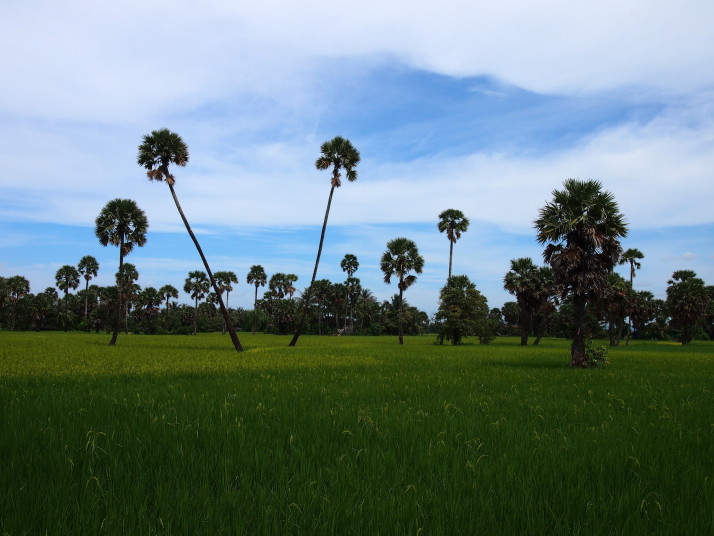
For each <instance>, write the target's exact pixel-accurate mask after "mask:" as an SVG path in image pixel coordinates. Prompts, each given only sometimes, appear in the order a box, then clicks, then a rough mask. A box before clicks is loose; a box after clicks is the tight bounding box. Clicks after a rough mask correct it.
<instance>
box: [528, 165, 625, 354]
mask: <svg viewBox="0 0 714 536" xmlns="http://www.w3.org/2000/svg"><path fill="white" fill-rule="evenodd" d="M563 186H564V187H563V189H562V190H554V191H553V200H552V201H549V202H547V203H546V205H545V206H544V207H543V208H542V209H540V211H539V216H538V218H537V219H536V220H535V222H534V224H535V228H536V230H537V240H538V242H539V243H540V244H541V245H543V244H547V245H546V247H545V251H544V252H543V259H544V260H545V262H546V263H547V264H549V265H550V266H551V268H552V269H553V282H554V284H555V287H556V288H557V289H558V291H559V293H560V294H561V296H562V297H565V296H570V297H572V303H573V334H572V340H573V343H572V347H571V361H570V364H571V365H572V366H573V367H588V366H590V365H591V363H590V362H589V360H588V358H587V356H586V354H585V338H586V333H585V310H586V306H587V303H588V301H592V300H597V299H598V297H599V296H600V295H601V294H602V292H603V291H604V289H605V288H606V286H607V279H608V277H609V275H610V272H612V270H613V268H614V266H615V264H616V263H617V261H618V260H619V258H620V254H621V253H622V247H621V246H620V240H619V239H620V238H623V237H625V236H626V235H627V224H626V222H625V218H624V216H623V215H622V214H621V213H620V210H619V207H618V205H617V202H616V201H615V198H614V196H613V194H612V193H610V192H609V191H603V189H602V184H601V183H600V182H598V181H594V180H588V181H581V180H577V179H568V180H566V181H565V183H564V184H563Z"/></svg>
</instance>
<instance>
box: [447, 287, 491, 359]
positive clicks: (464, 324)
mask: <svg viewBox="0 0 714 536" xmlns="http://www.w3.org/2000/svg"><path fill="white" fill-rule="evenodd" d="M488 313H489V310H488V303H487V301H486V298H485V297H484V296H483V295H482V294H481V293H480V292H479V291H478V290H477V289H476V285H474V284H473V283H472V282H471V280H470V279H469V278H468V277H467V276H465V275H455V276H451V278H449V281H448V283H447V284H446V285H445V286H444V287H443V288H442V289H441V292H440V293H439V310H438V311H437V313H436V315H435V317H434V318H435V320H436V324H437V326H438V336H437V342H439V344H443V343H444V340H447V341H451V344H454V345H458V344H461V343H462V341H463V339H464V338H465V337H468V336H478V337H479V340H480V341H481V342H482V343H484V344H485V343H488V342H490V341H491V340H493V336H494V333H493V331H494V330H493V329H492V328H493V322H492V321H491V319H490V318H489V316H488Z"/></svg>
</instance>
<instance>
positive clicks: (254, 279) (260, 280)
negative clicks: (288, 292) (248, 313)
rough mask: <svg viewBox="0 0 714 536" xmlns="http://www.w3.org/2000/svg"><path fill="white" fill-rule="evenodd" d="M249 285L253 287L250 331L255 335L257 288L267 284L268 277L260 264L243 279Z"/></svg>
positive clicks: (253, 267)
mask: <svg viewBox="0 0 714 536" xmlns="http://www.w3.org/2000/svg"><path fill="white" fill-rule="evenodd" d="M245 280H246V281H247V282H248V284H249V285H254V286H255V299H254V300H253V316H252V322H251V324H252V330H253V335H255V327H256V319H257V313H258V287H264V286H265V285H266V283H267V282H268V276H267V275H266V274H265V269H264V268H263V267H262V266H261V265H260V264H254V265H253V266H251V267H250V270H249V271H248V275H247V276H246V279H245Z"/></svg>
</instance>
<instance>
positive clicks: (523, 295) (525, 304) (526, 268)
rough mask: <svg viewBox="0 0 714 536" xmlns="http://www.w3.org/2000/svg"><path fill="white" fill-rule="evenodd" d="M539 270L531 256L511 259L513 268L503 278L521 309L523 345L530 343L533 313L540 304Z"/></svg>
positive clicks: (505, 287) (504, 286) (520, 320)
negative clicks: (529, 336) (529, 335)
mask: <svg viewBox="0 0 714 536" xmlns="http://www.w3.org/2000/svg"><path fill="white" fill-rule="evenodd" d="M539 280H540V278H539V270H538V267H537V266H536V265H535V264H534V263H533V261H532V260H531V259H530V258H527V257H523V258H520V259H512V260H511V269H510V270H509V271H508V272H507V273H506V275H505V276H504V278H503V288H504V289H505V290H507V291H508V292H510V293H511V294H513V295H514V296H515V297H516V301H517V302H518V308H519V309H520V319H519V321H518V324H519V325H520V328H521V346H527V345H528V334H529V331H530V328H531V322H532V317H533V313H534V311H535V308H536V306H537V305H538V291H539V288H540V285H539Z"/></svg>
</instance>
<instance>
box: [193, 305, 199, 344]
mask: <svg viewBox="0 0 714 536" xmlns="http://www.w3.org/2000/svg"><path fill="white" fill-rule="evenodd" d="M194 303H195V306H194V308H193V334H194V335H195V334H196V333H197V332H198V295H196V298H195V301H194Z"/></svg>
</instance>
